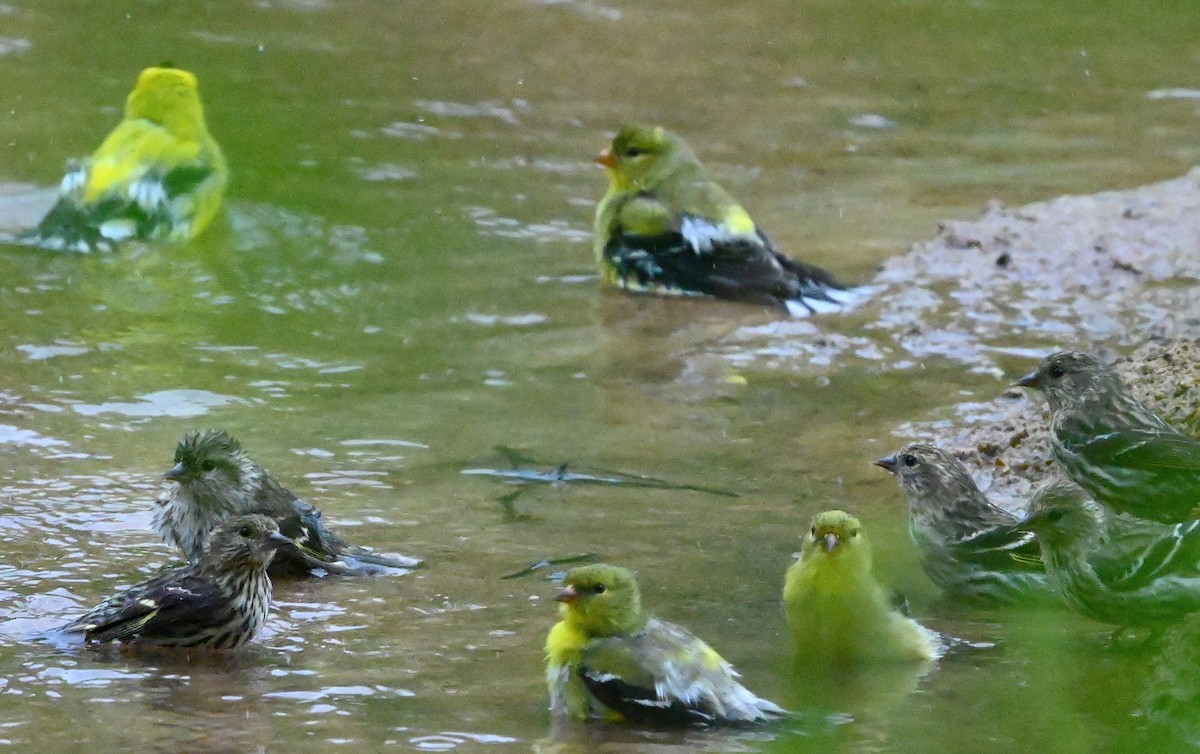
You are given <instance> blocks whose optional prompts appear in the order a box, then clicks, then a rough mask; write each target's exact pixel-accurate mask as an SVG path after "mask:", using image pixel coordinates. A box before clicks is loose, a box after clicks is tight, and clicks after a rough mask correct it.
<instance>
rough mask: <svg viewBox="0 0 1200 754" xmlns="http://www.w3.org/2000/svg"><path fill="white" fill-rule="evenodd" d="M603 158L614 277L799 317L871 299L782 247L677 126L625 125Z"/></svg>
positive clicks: (607, 260)
mask: <svg viewBox="0 0 1200 754" xmlns="http://www.w3.org/2000/svg"><path fill="white" fill-rule="evenodd" d="M596 162H598V163H599V164H601V165H603V166H604V167H605V168H607V170H608V177H609V186H608V193H606V194H605V195H604V198H602V199H601V200H600V203H599V204H598V205H597V206H596V221H595V228H594V230H593V249H594V252H595V256H596V262H597V264H598V265H599V266H600V271H601V274H602V276H603V278H604V280H605V281H606V282H608V283H612V284H615V285H618V286H620V287H622V288H625V289H628V290H631V291H648V292H654V293H665V294H681V295H708V296H715V297H717V298H723V299H729V300H733V301H745V302H750V303H757V304H766V305H768V306H773V307H777V308H781V309H785V310H787V311H788V312H789V313H791V314H793V315H795V316H804V315H807V314H810V313H813V312H828V311H837V310H839V309H842V308H844V307H845V306H848V305H850V304H851V303H853V302H854V300H855V299H857V298H861V290H860V291H854V290H848V289H846V287H845V286H843V285H842V284H840V283H839V282H838V281H837V280H835V279H834V277H833V275H832V274H830V273H829V272H827V271H825V270H823V269H821V268H820V267H816V266H814V265H810V264H805V263H804V262H799V261H796V260H794V259H791V258H789V257H786V256H784V255H783V254H781V253H779V252H778V251H776V249H775V246H774V244H772V243H771V240H770V239H769V238H767V236H766V234H765V233H763V232H762V230H760V229H759V228H758V226H757V225H755V223H754V220H752V219H751V218H750V215H749V214H748V213H747V212H746V210H745V209H743V208H742V206H741V205H740V204H738V203H737V202H736V201H735V200H734V199H733V197H731V196H730V195H729V194H728V193H726V191H725V190H724V189H723V188H721V186H720V185H719V184H717V182H716V181H715V180H713V178H712V176H711V175H710V174H709V172H708V170H706V169H705V167H704V166H703V165H702V164H701V163H700V160H699V159H697V157H696V155H695V153H694V152H692V150H691V148H690V147H689V146H688V145H687V144H686V143H685V142H684V141H683V139H681V138H680V137H678V136H676V135H675V134H673V133H671V132H670V131H667V130H666V129H664V128H661V127H658V126H644V125H632V126H625V127H624V128H622V129H621V130H620V131H619V132H618V133H617V135H616V137H615V138H614V139H613V140H612V144H611V146H609V147H608V148H607V149H605V150H604V151H603V152H602V153H601V154H600V156H599V157H598V158H597V159H596Z"/></svg>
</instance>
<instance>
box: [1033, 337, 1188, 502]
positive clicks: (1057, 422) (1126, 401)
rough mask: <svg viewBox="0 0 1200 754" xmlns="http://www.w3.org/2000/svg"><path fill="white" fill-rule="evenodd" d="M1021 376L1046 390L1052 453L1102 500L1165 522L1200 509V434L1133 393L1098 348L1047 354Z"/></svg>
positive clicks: (1092, 493) (1097, 498)
mask: <svg viewBox="0 0 1200 754" xmlns="http://www.w3.org/2000/svg"><path fill="white" fill-rule="evenodd" d="M1015 384H1017V385H1020V386H1022V387H1030V388H1034V389H1036V390H1040V391H1042V392H1043V393H1044V394H1045V395H1046V401H1047V402H1048V403H1049V404H1050V411H1051V424H1050V429H1051V437H1052V445H1053V448H1054V457H1055V459H1057V460H1058V462H1059V463H1060V464H1062V467H1063V469H1064V470H1065V471H1066V473H1067V475H1068V476H1070V477H1071V479H1072V480H1074V481H1075V482H1076V483H1077V484H1078V485H1079V486H1081V487H1083V488H1084V489H1085V490H1087V491H1088V492H1089V493H1090V494H1091V495H1092V496H1093V497H1094V498H1095V499H1096V500H1098V501H1099V502H1101V503H1103V504H1104V505H1106V506H1108V507H1109V508H1111V509H1113V510H1115V511H1122V512H1125V513H1130V514H1132V515H1134V516H1138V517H1140V518H1147V519H1153V520H1155V521H1161V522H1164V523H1175V522H1179V521H1184V520H1187V519H1189V518H1194V517H1195V516H1196V514H1197V508H1198V506H1200V440H1197V439H1196V438H1193V437H1189V436H1187V435H1185V434H1183V433H1181V432H1179V431H1178V430H1176V429H1174V428H1173V427H1171V426H1170V425H1169V424H1167V423H1166V422H1165V421H1163V420H1162V419H1161V418H1160V417H1159V416H1158V415H1157V414H1155V413H1154V412H1153V411H1152V410H1150V408H1148V407H1147V406H1146V405H1144V404H1143V403H1141V402H1140V401H1138V400H1137V399H1136V398H1134V397H1133V396H1132V395H1130V393H1129V391H1128V389H1126V387H1125V385H1123V384H1122V383H1121V380H1120V379H1119V378H1118V377H1117V376H1116V375H1115V374H1114V373H1113V372H1112V371H1111V370H1109V369H1108V368H1106V367H1105V366H1103V365H1102V364H1101V363H1100V362H1099V361H1098V360H1097V359H1096V358H1095V357H1094V356H1091V355H1089V354H1086V353H1078V352H1069V351H1064V352H1060V353H1056V354H1053V355H1051V356H1047V357H1046V358H1045V359H1043V360H1042V362H1041V363H1040V364H1039V365H1038V368H1037V369H1036V370H1035V371H1033V372H1031V373H1030V374H1027V375H1025V376H1024V377H1022V378H1021V379H1019V380H1017V382H1016V383H1015Z"/></svg>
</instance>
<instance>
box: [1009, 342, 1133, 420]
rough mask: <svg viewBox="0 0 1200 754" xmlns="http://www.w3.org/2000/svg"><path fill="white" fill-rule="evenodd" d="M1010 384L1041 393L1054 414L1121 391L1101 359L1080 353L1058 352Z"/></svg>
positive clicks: (1116, 380)
mask: <svg viewBox="0 0 1200 754" xmlns="http://www.w3.org/2000/svg"><path fill="white" fill-rule="evenodd" d="M1013 385H1015V386H1018V387H1028V388H1033V389H1034V390H1040V391H1042V392H1043V393H1045V394H1046V401H1047V402H1048V403H1049V404H1050V408H1051V409H1052V410H1054V411H1057V410H1059V409H1060V408H1063V407H1065V406H1071V405H1075V404H1077V403H1079V402H1080V401H1082V400H1083V399H1084V398H1086V397H1088V396H1090V395H1092V394H1094V393H1098V392H1103V391H1107V390H1115V391H1117V392H1119V391H1120V390H1121V384H1120V381H1119V380H1118V379H1117V376H1116V375H1114V374H1113V373H1112V372H1111V371H1109V370H1108V369H1107V368H1106V367H1105V366H1104V365H1103V364H1101V363H1100V360H1099V359H1097V358H1096V357H1095V356H1092V355H1091V354H1088V353H1081V352H1079V351H1059V352H1058V353H1054V354H1050V355H1049V356H1047V357H1046V358H1044V359H1042V361H1041V363H1040V364H1038V366H1037V369H1035V370H1033V371H1032V372H1030V373H1029V374H1027V375H1025V376H1024V377H1021V378H1020V379H1018V380H1017V381H1016V382H1014V383H1013Z"/></svg>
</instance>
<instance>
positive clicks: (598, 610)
mask: <svg viewBox="0 0 1200 754" xmlns="http://www.w3.org/2000/svg"><path fill="white" fill-rule="evenodd" d="M554 599H556V600H558V601H559V602H560V603H562V604H561V608H560V610H561V612H562V616H563V620H565V621H567V622H568V623H571V624H573V625H574V626H575V627H577V628H578V629H579V630H581V631H583V633H584V634H586V635H587V636H591V637H600V636H616V635H620V634H627V633H632V632H634V631H636V630H637V629H639V628H641V626H642V624H643V623H645V622H646V618H645V616H644V615H643V614H642V596H641V593H640V592H639V591H638V585H637V579H636V578H635V577H634V575H633V571H630V570H629V569H627V568H620V567H618V566H612V565H607V564H605V563H597V564H595V565H587V566H580V567H579V568H572V569H571V570H570V571H568V572H567V576H566V578H564V579H563V588H562V591H560V592H559V593H558V594H557V595H555V597H554Z"/></svg>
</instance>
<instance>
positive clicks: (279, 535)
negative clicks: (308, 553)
mask: <svg viewBox="0 0 1200 754" xmlns="http://www.w3.org/2000/svg"><path fill="white" fill-rule="evenodd" d="M263 542H264V544H266V545H267V547H269V548H271V549H272V550H274V549H277V548H279V547H283V546H284V545H294V544H296V543H295V542H293V541H292V538H291V537H289V536H287V535H285V534H284V533H283V532H278V531H273V532H271V533H270V534H268V535H267V538H266V539H265V540H263Z"/></svg>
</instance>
